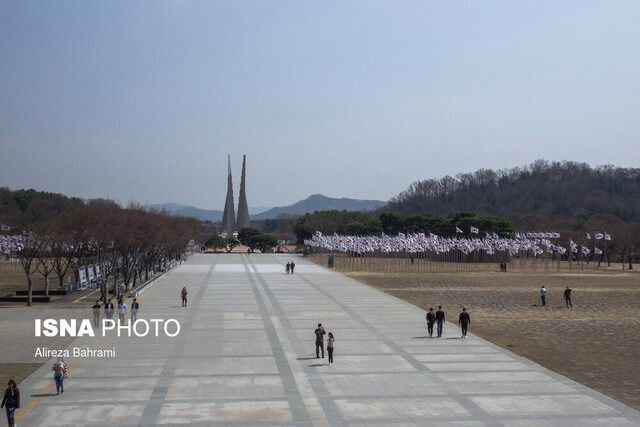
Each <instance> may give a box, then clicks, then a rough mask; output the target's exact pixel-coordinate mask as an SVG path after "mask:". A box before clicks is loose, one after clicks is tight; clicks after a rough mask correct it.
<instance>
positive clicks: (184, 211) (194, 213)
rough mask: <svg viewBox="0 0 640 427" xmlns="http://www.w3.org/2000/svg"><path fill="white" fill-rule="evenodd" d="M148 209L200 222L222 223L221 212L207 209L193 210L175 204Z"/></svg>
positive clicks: (154, 206)
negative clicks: (164, 211) (195, 219)
mask: <svg viewBox="0 0 640 427" xmlns="http://www.w3.org/2000/svg"><path fill="white" fill-rule="evenodd" d="M149 207H150V208H151V209H156V210H166V211H167V212H169V213H170V214H171V215H176V216H187V217H192V218H198V219H199V220H202V221H213V222H217V221H222V211H216V210H212V211H210V210H207V209H199V208H194V207H193V206H185V205H179V204H177V203H162V204H159V205H151V206H149Z"/></svg>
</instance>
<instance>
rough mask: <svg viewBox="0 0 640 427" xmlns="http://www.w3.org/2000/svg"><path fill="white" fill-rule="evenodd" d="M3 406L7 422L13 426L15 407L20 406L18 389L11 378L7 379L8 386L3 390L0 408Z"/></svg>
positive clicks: (10, 426) (14, 422)
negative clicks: (5, 410)
mask: <svg viewBox="0 0 640 427" xmlns="http://www.w3.org/2000/svg"><path fill="white" fill-rule="evenodd" d="M5 406H6V408H7V424H9V427H13V426H15V425H16V421H15V419H14V416H15V414H16V408H19V407H20V390H18V384H16V382H15V381H14V380H12V379H11V380H9V388H7V390H6V391H5V392H4V398H3V399H2V405H0V408H3V407H5Z"/></svg>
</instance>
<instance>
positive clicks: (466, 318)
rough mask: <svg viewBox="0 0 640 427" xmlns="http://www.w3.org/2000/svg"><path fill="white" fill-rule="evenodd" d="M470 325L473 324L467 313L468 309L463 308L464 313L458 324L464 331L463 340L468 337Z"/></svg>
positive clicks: (461, 314)
mask: <svg viewBox="0 0 640 427" xmlns="http://www.w3.org/2000/svg"><path fill="white" fill-rule="evenodd" d="M469 323H471V317H470V316H469V313H467V309H466V308H464V307H462V313H460V316H459V317H458V324H459V325H460V328H461V329H462V338H466V337H467V328H468V327H469Z"/></svg>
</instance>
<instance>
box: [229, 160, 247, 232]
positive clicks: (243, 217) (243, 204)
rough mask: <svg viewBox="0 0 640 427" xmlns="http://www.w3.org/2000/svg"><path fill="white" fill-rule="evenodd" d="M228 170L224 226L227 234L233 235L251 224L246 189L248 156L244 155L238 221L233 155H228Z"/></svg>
mask: <svg viewBox="0 0 640 427" xmlns="http://www.w3.org/2000/svg"><path fill="white" fill-rule="evenodd" d="M227 163H228V172H227V200H226V201H225V202H224V213H223V214H222V228H223V229H224V231H226V232H227V236H231V235H232V234H233V232H234V231H238V230H240V229H242V228H245V227H249V226H251V220H250V219H249V206H248V205H247V193H246V191H245V180H244V178H245V173H244V171H245V166H246V164H247V156H246V155H243V156H242V177H241V179H240V199H239V200H238V220H237V221H236V215H235V211H234V209H233V180H232V179H231V155H229V156H228V159H227Z"/></svg>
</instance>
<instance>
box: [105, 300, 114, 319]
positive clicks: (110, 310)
mask: <svg viewBox="0 0 640 427" xmlns="http://www.w3.org/2000/svg"><path fill="white" fill-rule="evenodd" d="M104 314H105V316H106V317H107V319H111V318H112V317H113V303H112V302H111V298H109V300H107V303H106V304H105V305H104Z"/></svg>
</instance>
